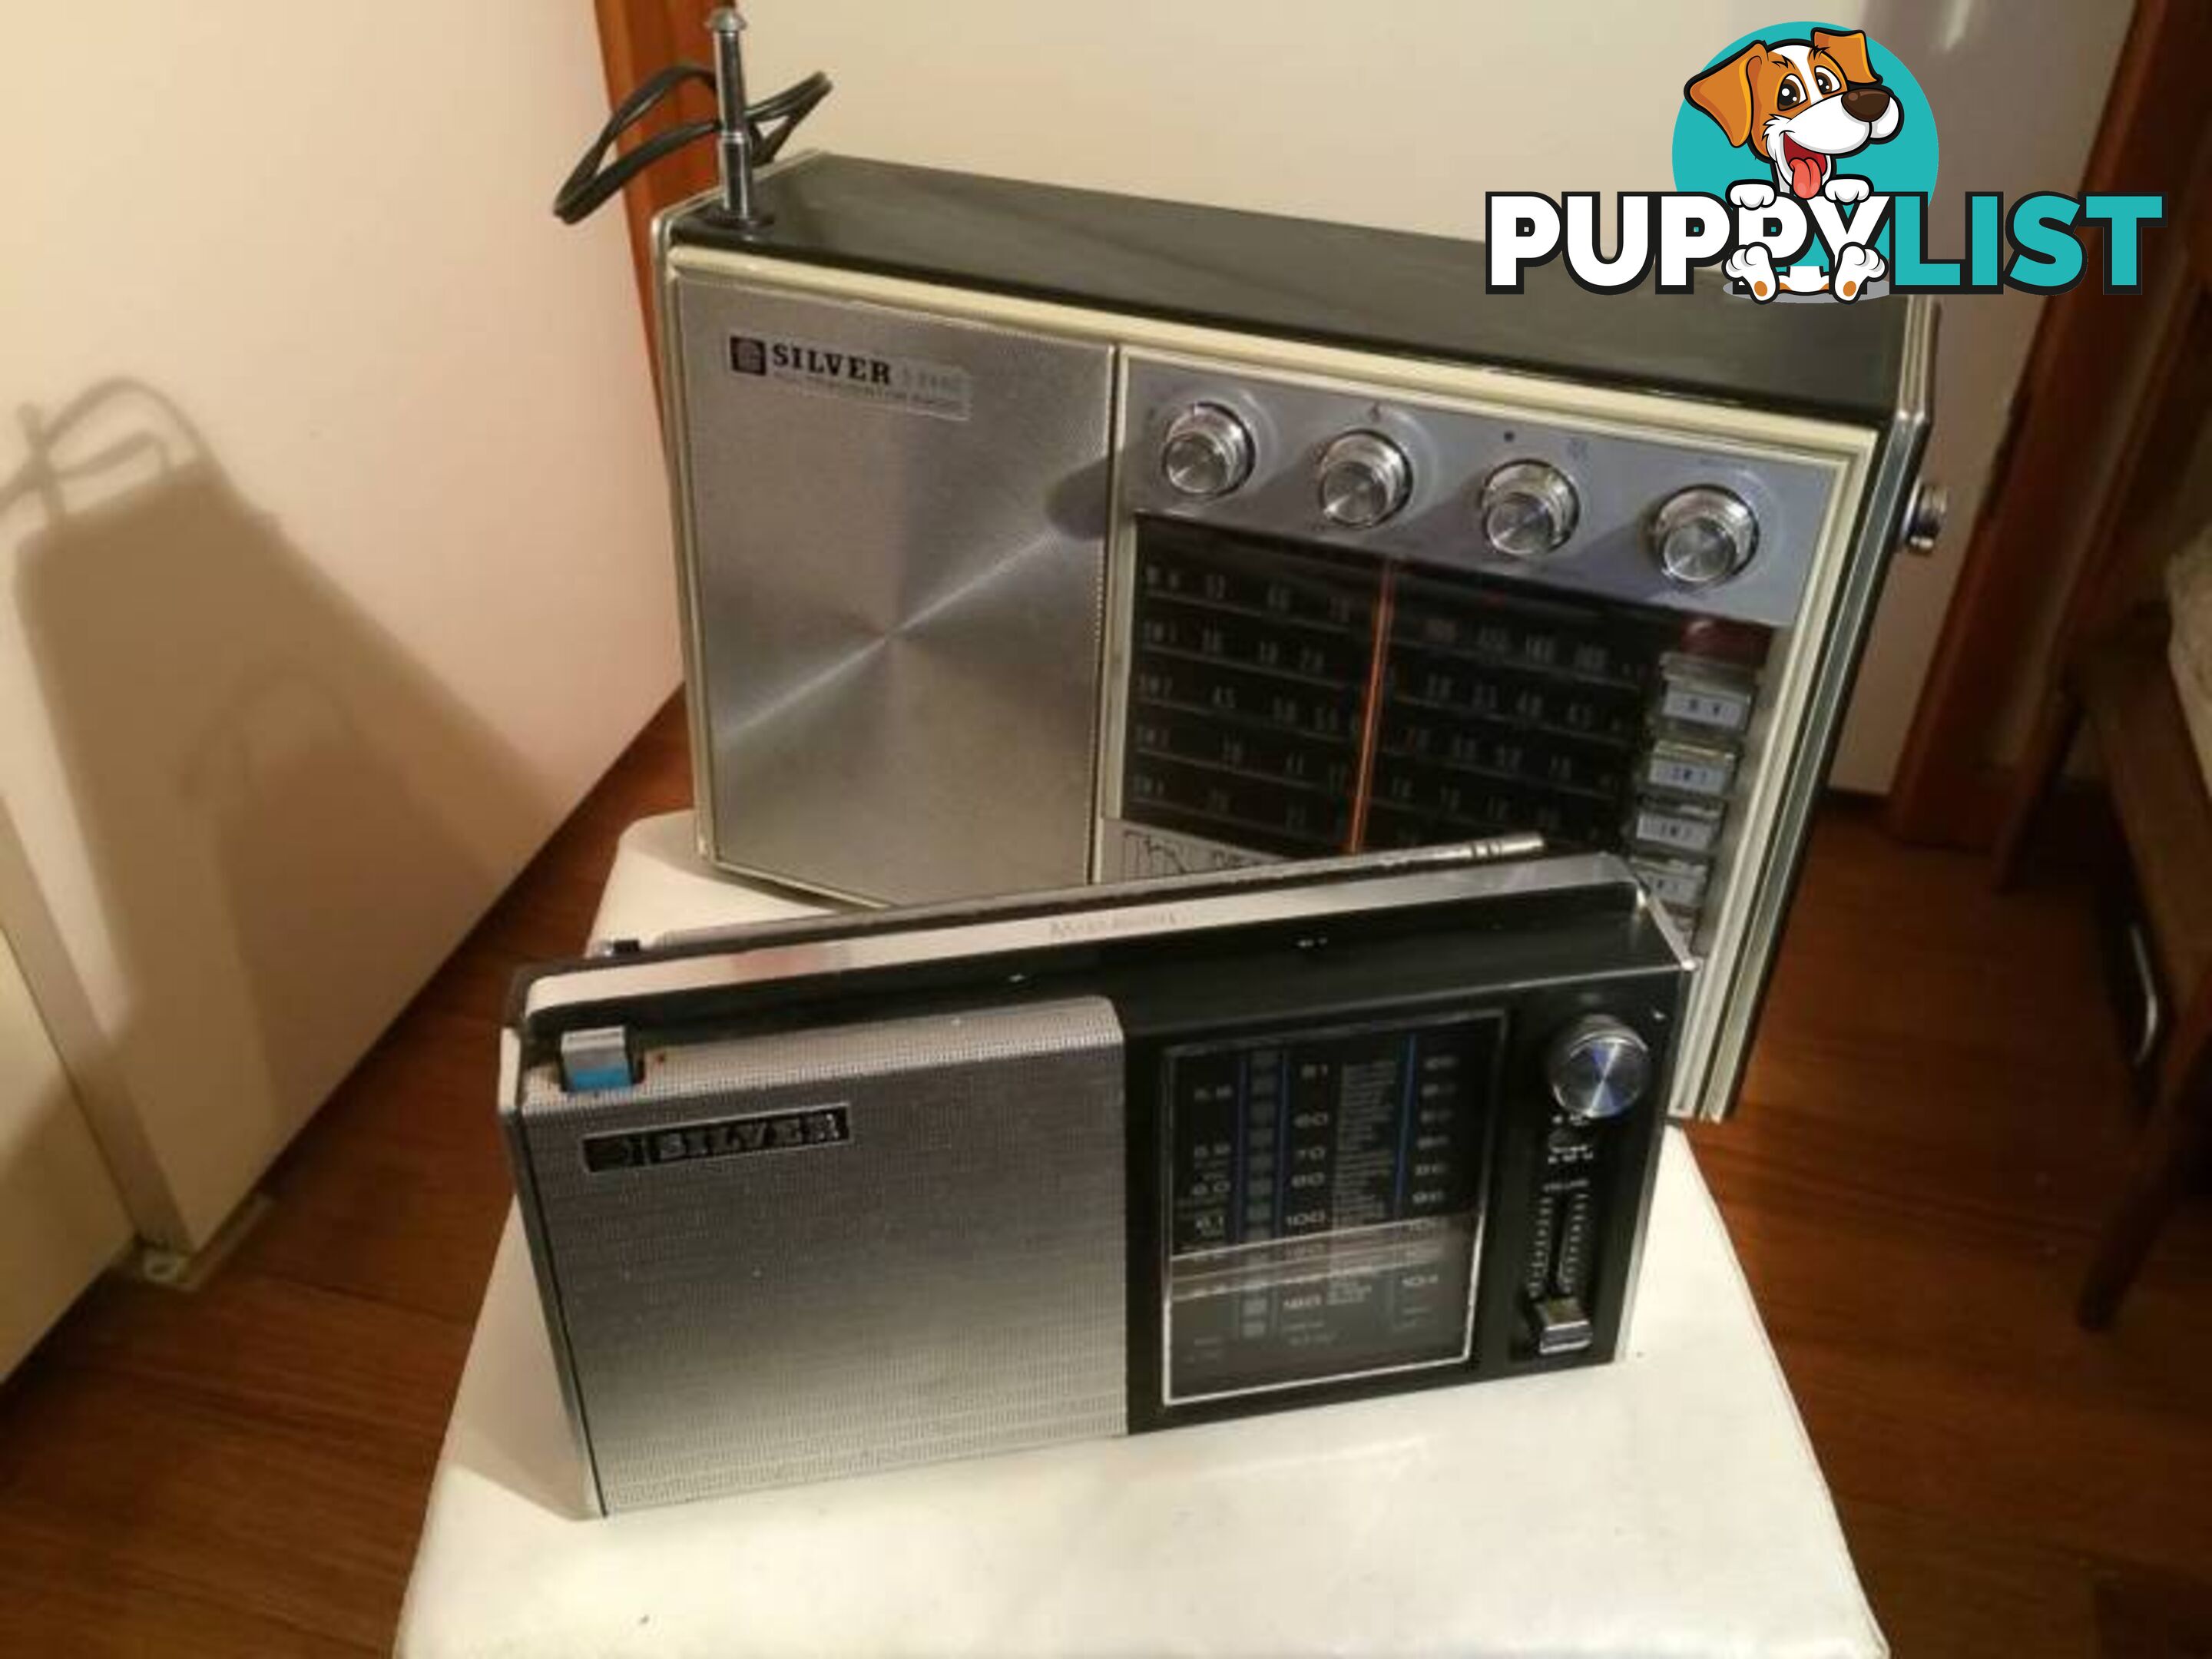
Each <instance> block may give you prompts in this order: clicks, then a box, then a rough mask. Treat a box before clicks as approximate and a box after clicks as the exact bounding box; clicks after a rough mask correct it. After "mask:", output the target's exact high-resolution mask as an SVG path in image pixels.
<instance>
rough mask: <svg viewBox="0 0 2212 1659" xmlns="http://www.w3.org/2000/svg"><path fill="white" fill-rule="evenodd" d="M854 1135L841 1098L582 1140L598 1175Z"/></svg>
mask: <svg viewBox="0 0 2212 1659" xmlns="http://www.w3.org/2000/svg"><path fill="white" fill-rule="evenodd" d="M852 1138H853V1125H852V1120H851V1119H850V1117H849V1116H848V1115H847V1112H846V1109H845V1106H844V1103H842V1102H840V1103H838V1104H836V1105H834V1106H803V1107H800V1108H799V1109H797V1110H795V1111H788V1112H766V1113H763V1114H762V1115H760V1116H758V1117H727V1118H722V1119H720V1120H718V1121H714V1122H712V1123H672V1124H671V1125H669V1126H668V1127H666V1128H663V1129H629V1130H624V1131H623V1133H619V1134H607V1135H592V1136H591V1137H590V1138H589V1139H586V1141H585V1142H584V1167H585V1168H586V1170H591V1171H592V1173H593V1174H594V1175H598V1174H600V1173H603V1172H604V1171H606V1170H647V1169H654V1168H657V1167H659V1165H661V1164H696V1163H697V1162H698V1161H699V1160H700V1159H702V1158H738V1157H742V1156H744V1154H746V1153H748V1152H806V1151H808V1150H810V1149H811V1148H813V1147H817V1146H843V1145H844V1144H845V1143H846V1142H847V1141H848V1140H850V1139H852Z"/></svg>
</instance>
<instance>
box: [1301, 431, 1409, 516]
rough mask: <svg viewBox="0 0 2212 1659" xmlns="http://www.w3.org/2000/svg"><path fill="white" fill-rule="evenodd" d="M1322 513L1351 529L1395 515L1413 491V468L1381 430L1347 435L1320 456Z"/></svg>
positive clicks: (1319, 475)
mask: <svg viewBox="0 0 2212 1659" xmlns="http://www.w3.org/2000/svg"><path fill="white" fill-rule="evenodd" d="M1315 476H1316V478H1317V480H1318V481H1319V484H1320V489H1321V510H1322V512H1323V513H1327V514H1328V517H1329V520H1330V521H1331V522H1332V523H1335V524H1340V525H1342V526H1344V527H1345V528H1346V529H1347V530H1370V529H1372V528H1373V527H1374V526H1376V525H1378V524H1381V523H1382V522H1383V520H1386V519H1389V518H1391V517H1393V516H1395V514H1396V513H1397V511H1398V509H1399V508H1401V507H1403V506H1405V504H1406V498H1407V496H1409V495H1412V494H1413V463H1412V462H1411V461H1409V460H1407V459H1406V452H1405V451H1404V450H1402V449H1401V448H1399V447H1398V446H1397V445H1395V444H1394V443H1392V442H1391V441H1389V439H1388V438H1386V437H1384V436H1383V435H1382V434H1381V433H1379V432H1347V433H1346V434H1345V435H1343V436H1342V437H1340V438H1339V439H1338V440H1337V441H1335V442H1334V443H1332V444H1331V445H1329V447H1328V448H1327V449H1324V450H1323V451H1322V453H1321V465H1320V467H1319V468H1318V469H1317V471H1316V475H1315Z"/></svg>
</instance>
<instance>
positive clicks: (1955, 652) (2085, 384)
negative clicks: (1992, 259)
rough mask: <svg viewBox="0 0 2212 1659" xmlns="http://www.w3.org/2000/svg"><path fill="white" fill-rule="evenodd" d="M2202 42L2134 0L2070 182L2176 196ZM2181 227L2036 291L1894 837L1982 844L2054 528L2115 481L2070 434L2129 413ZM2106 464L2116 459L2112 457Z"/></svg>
mask: <svg viewBox="0 0 2212 1659" xmlns="http://www.w3.org/2000/svg"><path fill="white" fill-rule="evenodd" d="M2208 52H2212V7H2207V6H2206V5H2205V4H2204V3H2203V0H2138V3H2137V4H2136V12H2135V17H2134V19H2133V21H2132V22H2131V23H2130V26H2129V29H2128V35H2127V39H2126V40H2125V42H2124V44H2123V46H2122V47H2121V50H2120V58H2119V63H2118V66H2117V68H2116V69H2115V70H2114V71H2113V76H2112V89H2111V91H2110V92H2109V93H2108V94H2107V95H2106V104H2105V113H2104V118H2103V120H2102V121H2101V123H2100V126H2099V129H2098V133H2097V138H2096V142H2095V144H2094V146H2093V148H2092V149H2091V151H2090V154H2089V161H2088V165H2087V167H2086V168H2085V169H2084V172H2083V177H2082V182H2081V192H2080V193H2081V194H2084V195H2086V194H2089V193H2092V192H2106V191H2111V192H2124V191H2151V192H2158V193H2162V194H2163V195H2164V196H2165V197H2166V201H2167V203H2168V204H2169V207H2171V206H2172V204H2175V203H2178V202H2179V201H2181V200H2182V199H2184V193H2185V189H2186V187H2187V185H2188V177H2187V173H2188V170H2189V167H2190V166H2191V161H2192V159H2193V157H2194V155H2195V154H2196V152H2197V145H2198V142H2199V138H2200V136H2201V134H2202V132H2203V127H2204V123H2205V114H2204V107H2205V97H2204V91H2203V85H2202V75H2203V70H2202V65H2203V63H2204V62H2205V60H2206V56H2207V54H2208ZM2187 229H2188V228H2187V227H2184V226H2179V225H2173V224H2168V225H2167V226H2166V227H2165V228H2163V230H2162V231H2160V230H2155V229H2154V230H2153V231H2152V232H2151V233H2150V234H2149V236H2148V237H2147V238H2146V239H2145V241H2144V244H2143V248H2144V254H2145V270H2144V272H2143V276H2144V280H2143V283H2142V286H2141V287H2140V288H2139V289H2136V290H2135V291H2133V292H2130V293H2126V294H2107V293H2106V292H2104V291H2103V284H2102V283H2101V282H2099V281H2095V280H2093V279H2085V280H2084V281H2083V282H2082V283H2081V284H2080V285H2078V286H2076V287H2075V288H2073V289H2069V290H2068V291H2067V292H2066V293H2064V294H2060V295H2054V296H2053V297H2052V298H2051V299H2050V300H2049V301H2046V302H2045V306H2044V311H2043V317H2042V320H2041V322H2040V323H2039V325H2038V327H2037V329H2036V333H2035V341H2034V344H2033V347H2032V348H2031V349H2030V351H2029V354H2028V360H2027V368H2025V370H2024V371H2023V372H2022V374H2021V380H2020V385H2019V387H2018V389H2017V390H2016V391H2015V393H2014V398H2013V408H2012V420H2011V422H2010V424H2009V425H2008V428H2007V429H2006V432H2005V436H2004V438H2003V440H2002V441H2001V442H2000V443H1999V444H1998V446H1997V453H1996V461H1995V462H1994V464H1993V465H1991V467H1990V484H1989V489H1988V491H1987V493H1986V494H1985V495H1984V497H1983V502H1982V508H1981V512H1980V513H1979V515H1978V518H1977V519H1976V521H1975V523H1974V526H1973V529H1972V533H1971V537H1970V538H1969V540H1968V542H1967V544H1966V555H1965V558H1964V560H1963V562H1961V564H1960V571H1959V581H1958V585H1957V586H1956V587H1955V588H1954V590H1953V592H1952V595H1951V602H1950V605H1949V607H1948V610H1947V611H1946V612H1945V614H1944V618H1943V628H1942V633H1941V634H1940V635H1938V637H1937V640H1936V652H1935V656H1934V658H1933V659H1932V660H1931V661H1930V662H1929V668H1928V674H1927V678H1926V679H1925V680H1924V681H1923V684H1922V686H1921V692H1920V700H1919V702H1918V704H1917V707H1916V708H1915V709H1914V711H1913V718H1912V725H1911V728H1910V730H1909V731H1908V732H1907V733H1906V736H1905V748H1904V750H1903V752H1902V753H1901V754H1900V755H1899V759H1898V763H1897V770H1896V773H1895V775H1894V776H1893V779H1892V781H1891V783H1890V792H1889V800H1888V804H1887V808H1886V811H1885V815H1884V821H1885V823H1887V826H1888V828H1889V829H1890V831H1891V833H1893V835H1896V836H1899V837H1900V838H1902V839H1904V840H1907V841H1918V842H1939V843H1943V844H1947V845H1954V846H1963V847H1977V848H1985V847H1988V846H1990V844H1991V843H1992V842H1994V841H1995V839H1996V835H1997V831H1998V829H1999V827H2000V825H2001V823H2002V819H2003V814H2004V806H2005V802H2006V799H2007V796H2008V775H2009V771H2010V769H2009V768H2008V766H2006V765H2005V764H2003V763H2002V762H2000V761H1999V760H1998V759H1997V758H1996V753H1995V750H1996V744H1997V743H1998V741H1999V738H2000V728H2001V726H2002V722H2003V720H2004V718H2005V714H2006V711H2007V709H2008V708H2009V707H2010V706H2011V704H2012V702H2013V701H2014V699H2015V697H2017V696H2019V695H2020V694H2021V691H2022V690H2024V689H2025V688H2026V687H2027V685H2029V684H2033V678H2034V677H2036V676H2038V675H2039V673H2040V671H2041V665H2040V664H2039V663H2038V662H2035V661H2033V660H2031V659H2029V658H2028V655H2027V652H2026V651H2025V650H2024V649H2023V645H2024V642H2025V641H2027V639H2028V637H2029V635H2030V634H2031V632H2032V630H2033V629H2034V627H2035V624H2036V622H2037V619H2038V617H2039V616H2040V615H2041V614H2042V613H2043V611H2044V608H2045V605H2046V604H2047V602H2048V599H2049V596H2050V595H2051V590H2052V589H2053V587H2054V586H2056V585H2057V584H2059V583H2061V582H2063V580H2066V576H2067V572H2066V569H2065V562H2066V556H2067V552H2068V546H2069V544H2067V543H2066V541H2065V540H2064V539H2063V538H2061V537H2060V536H2058V535H2057V534H2055V533H2054V529H2053V527H2054V526H2061V525H2064V524H2067V523H2069V522H2070V521H2073V520H2075V511H2076V509H2077V508H2078V505H2079V503H2081V501H2082V499H2083V497H2084V496H2088V497H2090V498H2091V499H2090V501H2089V503H2088V508H2087V517H2086V533H2087V536H2088V537H2089V538H2092V539H2100V538H2103V537H2105V536H2106V535H2108V534H2110V533H2111V532H2112V528H2113V525H2112V516H2111V515H2112V512H2113V511H2115V510H2116V503H2117V501H2118V491H2117V490H2116V489H2113V487H2112V486H2113V484H2114V482H2115V481H2114V480H2113V479H2111V478H2100V477H2097V476H2096V460H2095V454H2094V447H2093V446H2092V445H2090V444H2087V443H2085V442H2084V441H2083V440H2082V437H2081V435H2082V433H2083V432H2084V431H2085V430H2088V429H2100V428H2103V427H2105V426H2106V424H2107V423H2109V422H2124V421H2125V420H2126V419H2127V418H2128V413H2129V410H2128V404H2129V403H2130V395H2129V387H2130V380H2131V378H2132V377H2131V369H2132V368H2133V366H2134V364H2135V363H2136V361H2137V359H2138V354H2139V352H2140V351H2141V350H2142V349H2144V347H2145V346H2146V344H2147V343H2148V341H2149V340H2150V339H2151V337H2153V336H2154V334H2155V332H2156V331H2157V330H2158V329H2159V327H2160V319H2161V317H2162V315H2163V308H2162V307H2161V306H2160V304H2159V303H2158V301H2157V292H2158V288H2159V271H2158V270H2156V269H2154V262H2155V263H2156V264H2164V263H2165V262H2166V260H2169V259H2171V258H2173V257H2175V256H2176V253H2177V252H2178V250H2179V245H2180V241H2181V238H2182V234H2184V233H2185V231H2186V230H2187ZM2160 244H2164V246H2160ZM1969 303H1971V302H1969ZM1938 395H1939V398H1940V395H1941V394H1940V391H1939V394H1938ZM1937 418H1938V419H1940V418H1942V416H1941V412H1940V404H1939V411H1938V416H1937ZM2116 471H2118V472H2121V473H2124V472H2125V471H2127V468H2126V466H2125V465H2124V461H2123V465H2121V466H2120V467H2118V469H2116Z"/></svg>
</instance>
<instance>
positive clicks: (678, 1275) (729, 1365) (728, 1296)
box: [518, 997, 1127, 1511]
mask: <svg viewBox="0 0 2212 1659" xmlns="http://www.w3.org/2000/svg"><path fill="white" fill-rule="evenodd" d="M1123 1063H1124V1062H1123V1056H1122V1041H1121V1027H1120V1024H1119V1022H1118V1020H1117V1019H1116V1018H1115V1013H1114V1011H1113V1008H1112V1006H1110V1005H1109V1003H1107V1002H1106V1001H1104V1000H1102V999H1098V998H1095V997H1091V998H1075V999H1068V1000H1059V1001H1054V1002H1046V1003H1036V1004H1030V1005H1025V1006H1012V1007H1000V1008H987V1009H981V1010H975V1011H970V1012H963V1013H958V1014H951V1013H945V1014H930V1015H921V1016H915V1017H909V1018H894V1019H888V1020H884V1021H880V1022H875V1023H871V1024H864V1025H854V1026H839V1027H829V1028H823V1029H817V1030H800V1031H794V1032H789V1033H783V1034H777V1035H773V1036H757V1037H747V1038H738V1039H732V1040H727V1041H707V1042H689V1043H684V1044H678V1045H675V1046H671V1047H668V1048H660V1049H653V1048H648V1049H647V1057H646V1063H645V1070H644V1074H643V1080H642V1081H641V1082H640V1083H639V1084H637V1085H635V1086H633V1087H629V1088H623V1089H615V1090H609V1091H598V1092H592V1091H584V1092H574V1093H572V1092H569V1091H564V1090H563V1089H562V1087H561V1086H560V1083H559V1079H558V1074H557V1072H556V1070H555V1069H554V1068H551V1067H540V1068H537V1069H534V1070H532V1072H531V1073H528V1074H527V1075H526V1076H525V1077H524V1078H523V1079H522V1081H521V1106H520V1122H519V1126H518V1139H519V1142H520V1149H521V1152H522V1155H523V1158H525V1159H526V1162H527V1165H528V1173H529V1176H530V1184H531V1186H532V1188H533V1189H534V1192H535V1195H536V1199H537V1204H538V1209H539V1211H540V1212H541V1216H542V1226H541V1230H540V1231H539V1233H538V1237H535V1238H534V1239H533V1245H534V1247H535V1249H536V1250H537V1251H538V1253H540V1254H541V1255H543V1256H544V1258H545V1260H544V1262H543V1263H542V1264H541V1265H542V1273H543V1276H544V1280H545V1282H546V1283H548V1284H549V1285H552V1286H554V1287H556V1288H555V1291H554V1295H555V1296H556V1297H557V1300H558V1304H559V1306H558V1320H557V1327H556V1328H557V1329H558V1331H559V1333H560V1334H561V1335H562V1337H564V1338H565V1340H564V1341H562V1342H560V1343H558V1344H556V1346H557V1349H558V1352H559V1356H560V1359H561V1363H562V1368H563V1370H564V1373H566V1376H564V1380H565V1381H566V1382H567V1383H568V1385H569V1394H570V1400H571V1402H572V1410H573V1411H574V1413H576V1415H577V1417H578V1419H579V1420H580V1425H581V1427H582V1430H583V1432H584V1435H585V1437H586V1438H587V1440H588V1443H589V1447H590V1453H591V1462H592V1469H593V1472H594V1474H595V1475H596V1477H597V1480H598V1484H599V1494H600V1497H601V1500H602V1503H603V1506H604V1507H605V1509H606V1510H609V1511H617V1510H627V1509H634V1508H637V1507H641V1506H643V1505H647V1504H664V1503H671V1502H678V1501H681V1500H684V1499H686V1498H696V1497H702V1496H706V1495H708V1494H710V1493H714V1492H732V1491H739V1490H744V1489H745V1488H748V1487H757V1486H781V1485H787V1484H790V1483H793V1482H795V1481H800V1480H821V1479H827V1478H830V1477H834V1476H837V1475H843V1474H857V1473H860V1472H863V1471H866V1470H870V1469H878V1468H896V1467H898V1466H901V1465H905V1464H911V1463H919V1462H933V1461H935V1460H938V1459H941V1458H946V1457H955V1456H969V1455H980V1454H983V1453H988V1452H995V1451H1005V1450H1012V1449H1017V1448H1020V1447H1024V1446H1034V1445H1042V1444H1048V1443H1054V1442H1058V1441H1063V1440H1073V1439H1082V1438H1089V1437H1096V1436H1100V1435H1114V1434H1119V1433H1121V1432H1123V1431H1124V1430H1125V1428H1126V1425H1127V1358H1126V1355H1127V1341H1126V1333H1125V1324H1124V1312H1123V1310H1124V1301H1125V1283H1124V1281H1125V1258H1126V1248H1125V1237H1126V1229H1127V1220H1126V1200H1125V1186H1126V1182H1125V1176H1124V1137H1125V1133H1126V1130H1125V1127H1124V1104H1123V1080H1122V1079H1123Z"/></svg>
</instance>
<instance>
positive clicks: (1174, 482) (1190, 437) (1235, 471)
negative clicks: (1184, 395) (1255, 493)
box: [1160, 404, 1252, 501]
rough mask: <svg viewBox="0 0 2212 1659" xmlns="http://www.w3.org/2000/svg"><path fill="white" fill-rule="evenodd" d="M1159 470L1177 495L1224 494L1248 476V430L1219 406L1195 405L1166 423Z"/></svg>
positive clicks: (1208, 496)
mask: <svg viewBox="0 0 2212 1659" xmlns="http://www.w3.org/2000/svg"><path fill="white" fill-rule="evenodd" d="M1160 472H1161V475H1162V476H1163V477H1165V478H1166V479H1167V481H1168V488H1169V489H1172V490H1174V491H1175V492H1176V494H1177V495H1189V496H1192V497H1194V498H1196V499H1198V500H1200V501H1206V500H1210V499H1212V497H1213V496H1216V495H1227V494H1228V493H1229V492H1230V491H1231V490H1232V489H1236V488H1237V485H1239V484H1241V483H1243V482H1244V480H1245V479H1247V478H1249V477H1251V476H1252V434H1251V433H1250V431H1249V430H1248V429H1247V428H1246V427H1245V425H1244V422H1242V421H1240V420H1238V419H1237V416H1235V415H1234V414H1233V413H1231V411H1230V410H1226V409H1224V408H1223V407H1222V406H1221V405H1220V404H1192V405H1191V406H1190V407H1189V408H1188V409H1186V410H1183V412H1182V414H1180V415H1178V416H1176V417H1175V419H1174V420H1173V421H1172V422H1170V423H1169V425H1168V435H1167V437H1166V439H1165V441H1163V442H1162V444H1161V445H1160Z"/></svg>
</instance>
